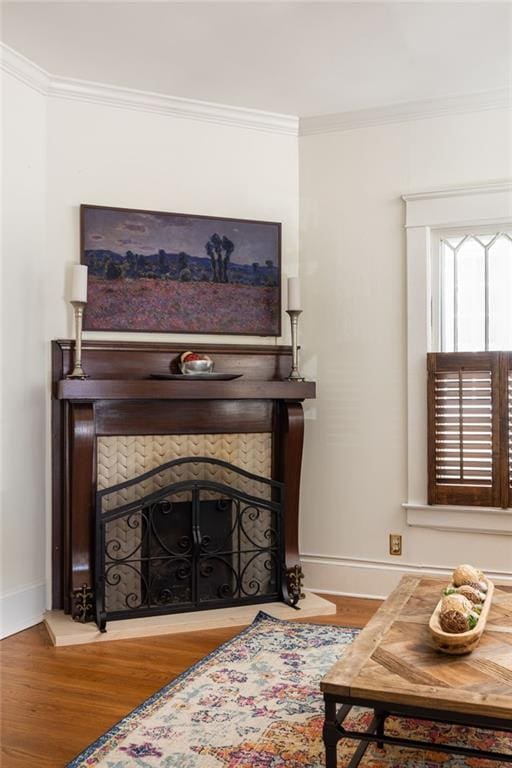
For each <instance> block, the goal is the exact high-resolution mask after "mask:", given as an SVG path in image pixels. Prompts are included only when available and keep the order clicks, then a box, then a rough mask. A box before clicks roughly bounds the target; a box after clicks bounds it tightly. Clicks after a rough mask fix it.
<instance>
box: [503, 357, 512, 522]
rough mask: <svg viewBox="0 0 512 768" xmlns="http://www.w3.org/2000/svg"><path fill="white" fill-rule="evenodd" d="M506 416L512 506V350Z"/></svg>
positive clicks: (508, 359) (510, 501)
mask: <svg viewBox="0 0 512 768" xmlns="http://www.w3.org/2000/svg"><path fill="white" fill-rule="evenodd" d="M506 378H507V387H506V390H507V391H506V402H507V408H506V416H507V422H508V423H506V424H505V427H504V431H505V442H506V446H507V452H508V461H506V462H504V463H505V468H506V471H505V478H506V479H505V483H506V487H507V491H508V501H507V506H508V507H512V352H509V353H508V354H507V355H506Z"/></svg>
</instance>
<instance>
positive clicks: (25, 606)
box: [0, 581, 46, 638]
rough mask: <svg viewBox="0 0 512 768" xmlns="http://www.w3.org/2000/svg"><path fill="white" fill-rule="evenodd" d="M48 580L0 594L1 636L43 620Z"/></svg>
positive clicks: (6, 635) (12, 633)
mask: <svg viewBox="0 0 512 768" xmlns="http://www.w3.org/2000/svg"><path fill="white" fill-rule="evenodd" d="M45 609H46V582H45V581H38V582H35V583H33V584H28V585H27V586H25V587H21V589H14V590H12V591H11V592H6V593H5V594H3V595H1V596H0V637H1V638H3V637H8V636H9V635H14V634H15V633H16V632H21V630H22V629H28V627H33V626H34V624H39V622H41V621H42V620H43V613H44V611H45Z"/></svg>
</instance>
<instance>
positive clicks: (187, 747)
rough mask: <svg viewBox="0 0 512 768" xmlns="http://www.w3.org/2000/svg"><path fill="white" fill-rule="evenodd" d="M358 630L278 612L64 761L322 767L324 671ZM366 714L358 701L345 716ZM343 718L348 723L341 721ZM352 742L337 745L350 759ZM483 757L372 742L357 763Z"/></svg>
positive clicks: (400, 765) (429, 729)
mask: <svg viewBox="0 0 512 768" xmlns="http://www.w3.org/2000/svg"><path fill="white" fill-rule="evenodd" d="M356 635H357V630H355V629H344V628H341V627H332V626H325V625H317V624H300V623H291V622H287V621H280V620H279V619H274V618H272V617H271V616H267V615H266V614H264V613H260V614H259V615H258V616H257V617H256V619H255V620H254V622H253V624H251V625H250V626H249V627H248V628H247V629H246V630H244V631H243V632H241V633H240V634H239V635H237V636H236V637H235V638H233V639H232V640H230V641H229V642H228V643H225V644H224V645H222V646H221V647H220V648H218V649H217V650H216V651H214V652H213V653H211V654H210V655H209V656H207V657H206V658H205V659H203V660H202V661H200V662H199V663H198V664H196V665H195V666H194V667H192V668H191V669H189V670H188V671H187V672H185V673H184V674H182V675H181V676H180V677H178V678H177V679H176V680H174V681H173V682H172V683H170V684H169V685H167V686H166V687H165V688H162V690H160V691H159V692H158V693H156V694H155V695H154V696H152V697H151V698H150V699H148V700H147V701H145V702H144V703H143V704H141V706H140V707H138V708H137V709H135V710H134V711H133V712H132V713H131V714H130V715H128V716H127V717H125V718H124V719H123V720H121V721H120V722H119V723H118V724H117V725H115V726H114V727H113V728H111V730H110V731H108V732H107V733H106V734H105V735H104V736H102V737H101V738H100V739H98V741H96V742H95V743H94V744H92V745H91V746H90V747H89V748H88V749H86V750H85V752H83V753H82V754H81V755H79V756H78V757H77V758H75V759H74V760H73V761H72V762H71V763H69V766H68V768H79V767H80V768H85V767H86V766H87V767H88V768H89V767H90V766H101V768H323V766H324V750H323V743H322V725H323V700H322V696H321V694H320V691H319V682H320V678H321V677H322V676H323V675H324V673H325V672H326V671H327V670H328V669H329V667H331V666H332V664H334V662H335V661H336V659H338V658H339V657H340V656H341V655H342V654H343V651H344V649H345V648H346V647H347V645H349V644H350V643H351V641H352V640H353V638H354V637H355V636H356ZM370 718H371V716H370V713H369V712H368V711H367V710H362V709H360V710H357V711H356V712H355V714H354V716H353V717H352V721H351V723H350V725H352V726H354V727H357V728H360V729H363V728H364V726H365V724H367V723H368V722H369V720H370ZM347 725H348V722H347ZM386 732H387V733H389V734H393V735H399V734H400V735H407V737H408V738H419V739H422V740H428V741H444V742H450V743H456V744H462V745H466V746H468V745H472V746H477V745H478V746H479V748H481V749H493V750H498V751H502V752H505V751H507V750H508V749H510V751H511V752H512V743H511V737H510V736H507V735H506V734H498V733H492V732H489V731H477V730H476V729H469V728H461V727H457V728H455V727H449V726H442V725H439V724H434V723H420V722H418V721H414V720H410V719H395V718H390V719H389V720H388V721H387V725H386ZM354 749H355V743H354V742H352V743H350V742H347V741H344V742H342V743H340V745H339V753H338V754H339V760H338V766H339V768H346V766H347V765H348V763H349V761H350V757H351V755H352V754H353V752H354ZM499 765H501V763H498V762H496V761H489V760H480V759H469V758H462V757H450V756H448V755H442V754H440V753H435V752H424V751H422V752H418V751H413V750H410V749H408V750H405V749H399V748H397V747H389V746H388V747H386V748H385V750H378V749H377V748H376V747H375V746H370V747H369V748H368V750H367V752H366V755H365V757H364V760H363V762H362V763H361V768H438V767H439V766H442V767H443V768H498V766H499Z"/></svg>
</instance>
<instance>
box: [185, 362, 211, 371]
mask: <svg viewBox="0 0 512 768" xmlns="http://www.w3.org/2000/svg"><path fill="white" fill-rule="evenodd" d="M180 368H181V372H182V373H186V374H194V373H211V372H212V371H213V360H189V361H188V362H185V363H181V365H180Z"/></svg>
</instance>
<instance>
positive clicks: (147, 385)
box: [57, 379, 316, 402]
mask: <svg viewBox="0 0 512 768" xmlns="http://www.w3.org/2000/svg"><path fill="white" fill-rule="evenodd" d="M315 389H316V385H315V382H314V381H304V382H294V381H241V380H240V379H235V380H233V381H218V380H217V381H215V380H212V381H204V380H202V381H190V380H187V381H165V380H160V379H61V380H60V381H59V382H58V383H57V398H58V399H59V400H71V401H77V400H82V401H89V402H90V401H93V400H295V401H301V400H306V399H313V398H314V397H315Z"/></svg>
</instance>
